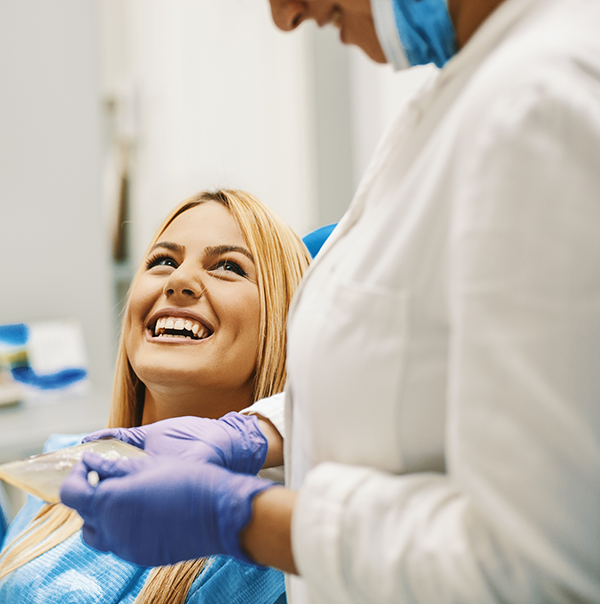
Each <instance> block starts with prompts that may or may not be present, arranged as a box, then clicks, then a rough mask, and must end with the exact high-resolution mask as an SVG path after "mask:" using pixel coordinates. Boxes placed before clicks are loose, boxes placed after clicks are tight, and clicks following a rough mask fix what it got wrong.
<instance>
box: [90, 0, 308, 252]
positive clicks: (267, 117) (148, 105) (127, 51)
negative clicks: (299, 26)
mask: <svg viewBox="0 0 600 604" xmlns="http://www.w3.org/2000/svg"><path fill="white" fill-rule="evenodd" d="M102 6H103V15H104V19H103V22H104V32H105V35H106V39H107V40H112V42H111V43H112V44H113V47H114V45H115V40H117V42H116V45H117V46H119V47H120V48H122V49H123V51H124V52H121V53H120V54H119V55H115V54H114V53H113V54H111V51H110V50H109V49H108V50H106V52H105V57H106V63H105V74H106V79H105V82H104V92H105V94H106V95H107V96H110V95H113V96H116V97H118V98H121V99H122V101H121V102H122V103H123V104H127V103H129V104H133V105H134V110H133V114H134V115H135V116H136V117H135V118H134V122H135V124H134V126H133V128H131V130H132V131H133V143H134V147H133V151H132V158H133V165H132V179H133V187H132V205H133V208H132V210H133V212H132V214H133V225H132V227H133V228H132V236H133V256H134V264H135V263H137V260H138V259H139V257H140V255H141V253H142V252H143V250H144V248H145V246H146V244H147V242H148V240H149V238H150V236H151V235H152V233H153V232H154V230H155V229H156V227H157V226H158V224H159V223H160V222H161V220H162V219H163V217H164V216H165V214H166V213H167V211H168V210H169V209H170V208H172V207H173V206H174V205H175V204H176V203H177V202H179V201H181V200H182V199H183V198H184V197H186V196H187V195H190V194H192V193H194V192H197V191H199V190H201V189H205V188H215V187H236V188H242V189H247V190H249V191H250V192H252V193H254V194H256V195H257V196H258V197H260V198H261V199H263V200H264V201H265V202H266V203H268V204H269V205H270V206H272V207H273V208H274V209H275V210H276V211H277V212H278V213H279V214H280V215H281V216H282V217H283V218H284V219H285V220H286V221H287V222H288V223H289V224H291V225H292V226H293V227H294V228H295V229H296V230H297V231H298V232H299V233H304V232H306V231H308V230H309V229H311V228H313V227H314V226H316V224H317V221H318V218H317V208H316V205H315V204H316V202H315V199H316V193H315V189H314V187H315V183H314V177H313V173H314V165H313V161H314V158H313V155H312V149H311V144H312V136H313V134H312V130H311V128H312V111H313V109H312V106H311V104H310V103H308V102H307V98H308V95H309V94H310V93H309V89H310V82H309V76H308V73H307V61H306V51H305V47H306V44H307V35H306V32H303V33H300V34H299V35H296V36H285V35H283V34H282V33H280V32H278V31H277V30H276V29H275V27H274V26H273V25H272V23H271V19H270V14H269V12H268V3H266V2H254V1H252V2H247V1H246V0H219V1H218V2H212V1H211V2H205V1H202V2H200V1H198V0H105V1H104V2H103V4H102ZM124 24H125V25H124ZM122 91H126V93H125V94H124V95H123V93H122Z"/></svg>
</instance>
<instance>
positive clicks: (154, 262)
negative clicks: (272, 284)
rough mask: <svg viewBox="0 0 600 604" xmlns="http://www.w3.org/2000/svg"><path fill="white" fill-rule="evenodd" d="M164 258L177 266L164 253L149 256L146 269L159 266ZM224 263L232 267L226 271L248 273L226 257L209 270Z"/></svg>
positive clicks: (241, 275)
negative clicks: (232, 268)
mask: <svg viewBox="0 0 600 604" xmlns="http://www.w3.org/2000/svg"><path fill="white" fill-rule="evenodd" d="M165 260H166V261H170V262H172V263H173V265H174V268H177V266H178V264H177V262H176V261H175V260H174V259H173V258H172V257H171V256H168V255H166V254H158V255H156V256H151V257H150V258H148V261H147V262H146V270H150V269H151V268H154V267H155V266H159V265H160V263H161V262H162V261H165ZM225 265H231V266H232V267H234V270H232V271H227V272H232V273H236V274H237V275H240V277H246V276H247V275H248V273H247V272H246V271H245V270H244V269H243V268H242V267H241V266H240V265H239V264H238V263H237V262H235V261H234V260H227V259H224V260H219V261H218V262H217V263H216V264H215V265H214V266H212V267H211V268H210V270H211V271H214V270H216V269H219V268H222V267H224V266H225ZM163 266H169V265H168V264H164V265H163Z"/></svg>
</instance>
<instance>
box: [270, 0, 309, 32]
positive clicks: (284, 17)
mask: <svg viewBox="0 0 600 604" xmlns="http://www.w3.org/2000/svg"><path fill="white" fill-rule="evenodd" d="M270 2H271V15H272V16H273V21H274V23H275V25H276V26H277V27H278V28H279V29H281V30H283V31H292V30H293V29H296V27H298V25H300V23H302V21H304V20H305V19H307V18H308V6H307V4H306V1H305V0H270Z"/></svg>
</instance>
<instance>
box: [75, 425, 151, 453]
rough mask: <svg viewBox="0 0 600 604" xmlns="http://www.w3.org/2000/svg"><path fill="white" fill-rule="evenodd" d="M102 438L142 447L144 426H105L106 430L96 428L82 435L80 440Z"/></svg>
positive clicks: (144, 433)
mask: <svg viewBox="0 0 600 604" xmlns="http://www.w3.org/2000/svg"><path fill="white" fill-rule="evenodd" d="M103 438H116V439H117V440H120V441H123V442H124V443H127V444H129V445H133V446H134V447H138V449H143V448H144V443H145V441H146V430H145V428H107V429H106V430H96V432H92V433H91V434H88V435H87V436H84V437H83V440H82V442H84V443H87V442H90V441H92V440H101V439H103Z"/></svg>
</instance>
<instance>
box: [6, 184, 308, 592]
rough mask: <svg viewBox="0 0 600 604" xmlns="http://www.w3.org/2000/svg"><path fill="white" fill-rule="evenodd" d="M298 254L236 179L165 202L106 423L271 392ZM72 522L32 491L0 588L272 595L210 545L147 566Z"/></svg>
mask: <svg viewBox="0 0 600 604" xmlns="http://www.w3.org/2000/svg"><path fill="white" fill-rule="evenodd" d="M308 261H309V255H308V252H307V250H306V248H305V247H304V245H303V244H302V242H301V241H300V239H299V238H298V237H297V236H296V235H295V234H294V233H293V232H292V231H291V229H289V228H288V227H287V225H285V224H284V223H283V222H281V221H280V220H279V219H278V218H277V217H276V216H275V215H274V214H273V213H272V212H271V210H270V209H269V208H267V207H266V206H265V205H264V204H262V203H261V202H260V201H259V200H258V199H256V198H255V197H253V196H251V195H249V194H247V193H243V192H241V191H229V190H221V191H216V192H211V193H208V192H205V193H200V194H198V195H196V196H194V197H193V198H191V199H188V200H186V201H185V202H183V203H182V204H181V205H180V206H178V207H177V208H175V210H174V211H173V212H171V214H170V215H169V216H167V218H166V219H165V221H164V222H163V224H162V226H161V227H160V228H159V229H158V231H157V233H156V235H155V237H154V238H153V240H152V241H151V242H150V245H149V247H148V250H147V252H146V254H145V257H144V260H143V262H142V263H141V266H140V267H139V269H138V271H137V273H136V275H135V277H134V280H133V283H132V286H131V289H130V293H129V297H128V301H127V304H126V307H125V312H124V317H123V329H122V334H121V342H120V347H119V354H118V359H117V367H116V374H115V382H114V389H113V398H112V406H111V415H110V420H109V427H133V426H140V425H147V424H151V423H153V422H155V421H157V420H159V419H167V418H175V417H183V416H198V417H206V418H219V417H222V416H223V415H224V414H226V413H228V412H230V411H239V410H241V409H244V408H245V407H248V406H249V405H251V404H252V403H253V402H254V401H257V400H258V399H261V398H265V397H268V396H270V395H272V394H275V393H277V392H280V391H281V390H282V389H283V385H284V383H285V377H286V373H285V347H286V335H285V322H286V317H287V311H288V307H289V304H290V301H291V297H292V294H293V292H294V290H295V289H296V287H297V285H298V283H299V281H300V278H301V276H302V274H303V272H304V270H305V269H306V267H307V265H308ZM75 442H78V438H74V439H71V441H70V443H69V444H75ZM51 446H52V444H51ZM62 446H65V443H64V441H63V444H62ZM80 527H81V519H80V518H79V516H78V515H77V514H76V513H75V512H73V511H71V510H69V509H68V508H66V507H64V506H62V505H61V504H58V505H45V506H42V503H41V502H40V501H35V502H30V503H29V504H28V505H27V506H26V508H24V510H23V511H22V512H21V514H20V515H19V516H18V517H17V518H16V519H15V521H14V522H13V525H12V526H11V528H10V529H9V533H8V535H7V539H6V543H8V544H9V545H8V547H7V548H6V549H5V550H4V551H3V553H2V556H1V557H0V602H13V601H18V602H23V603H27V602H38V601H44V602H64V601H65V599H66V598H69V599H70V601H77V602H78V603H83V604H87V603H90V604H91V603H92V602H99V601H111V602H118V603H133V602H140V603H141V602H144V603H147V602H169V603H182V602H184V601H185V602H190V603H192V602H199V601H206V600H207V599H209V600H210V601H211V602H221V601H223V602H233V601H240V602H242V601H243V602H248V603H256V604H273V603H274V602H275V601H277V600H278V598H279V597H284V596H282V594H283V591H284V587H283V579H282V575H281V574H280V573H279V572H278V571H274V570H266V569H258V568H253V567H248V566H245V565H243V564H240V563H238V562H236V561H234V560H233V559H230V558H221V557H218V556H217V557H215V558H211V559H209V560H206V559H202V560H193V561H188V562H184V563H181V564H177V565H174V566H168V567H161V568H155V569H148V568H144V567H139V566H136V565H134V564H129V563H127V562H124V561H122V560H119V559H118V558H116V557H114V556H112V555H111V554H105V553H101V552H98V551H96V550H93V549H92V548H89V547H88V546H87V545H85V543H84V542H83V541H82V539H81V536H80V530H79V529H80Z"/></svg>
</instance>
